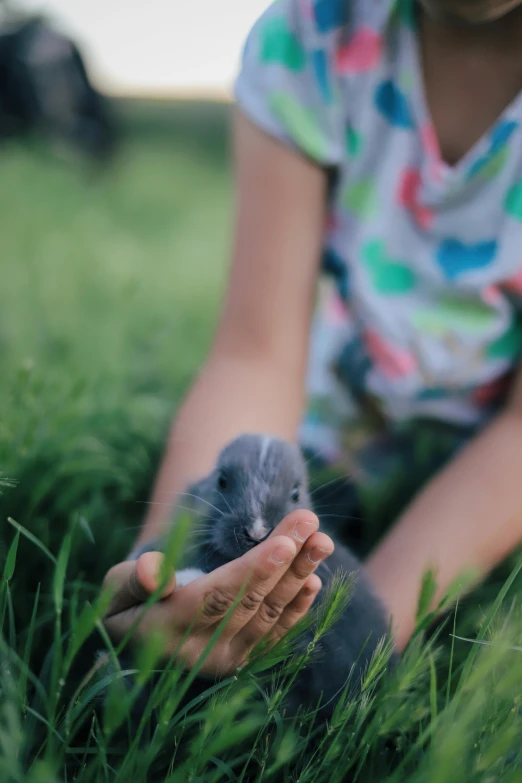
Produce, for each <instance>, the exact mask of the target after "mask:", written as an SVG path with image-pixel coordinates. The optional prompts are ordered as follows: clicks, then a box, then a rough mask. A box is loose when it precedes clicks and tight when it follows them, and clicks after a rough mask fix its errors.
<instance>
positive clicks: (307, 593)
mask: <svg viewBox="0 0 522 783" xmlns="http://www.w3.org/2000/svg"><path fill="white" fill-rule="evenodd" d="M321 588H322V582H321V580H320V579H319V577H318V576H317V574H312V575H311V576H309V577H308V579H307V580H306V582H305V583H304V585H303V587H302V588H301V589H300V591H299V592H298V594H297V595H296V597H295V598H294V600H293V601H291V602H290V603H289V604H288V606H287V607H286V609H285V610H284V612H283V613H282V614H281V616H280V618H279V620H278V621H277V623H276V624H275V625H274V627H273V628H272V630H271V632H270V644H269V649H270V648H272V647H273V646H274V645H275V644H276V643H277V642H278V641H279V640H280V639H282V638H283V636H284V635H285V634H286V633H288V631H289V630H290V629H291V628H293V627H294V625H296V624H297V623H298V622H299V620H301V619H302V618H303V617H304V616H305V615H306V613H307V612H308V610H309V609H310V608H311V607H312V605H313V603H314V601H315V599H316V598H317V595H318V594H319V592H320V590H321Z"/></svg>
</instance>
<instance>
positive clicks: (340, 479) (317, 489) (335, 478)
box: [310, 476, 347, 498]
mask: <svg viewBox="0 0 522 783" xmlns="http://www.w3.org/2000/svg"><path fill="white" fill-rule="evenodd" d="M336 481H337V482H339V481H343V482H347V479H346V476H334V478H332V479H330V480H329V481H325V482H324V484H319V486H318V487H315V488H314V489H313V490H312V491H311V492H310V497H312V498H313V496H314V495H315V494H316V493H317V492H320V491H321V490H322V489H325V487H329V486H330V484H335V482H336Z"/></svg>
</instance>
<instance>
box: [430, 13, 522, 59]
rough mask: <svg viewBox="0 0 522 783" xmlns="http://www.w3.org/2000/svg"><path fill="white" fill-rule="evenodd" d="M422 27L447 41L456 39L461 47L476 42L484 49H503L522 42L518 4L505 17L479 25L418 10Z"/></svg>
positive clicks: (521, 20)
mask: <svg viewBox="0 0 522 783" xmlns="http://www.w3.org/2000/svg"><path fill="white" fill-rule="evenodd" d="M419 14H420V18H421V19H422V22H423V24H424V26H428V27H429V28H431V31H432V33H433V34H435V35H437V36H439V37H441V38H445V39H446V40H447V41H448V42H449V41H456V40H457V39H458V42H459V43H460V44H461V45H462V46H466V45H468V46H469V45H471V46H473V45H476V46H481V47H487V48H488V49H492V48H500V49H502V51H504V52H505V51H507V50H508V49H510V48H511V47H518V46H520V44H521V43H522V5H520V6H518V7H517V8H514V9H513V10H512V11H510V12H509V13H508V14H506V15H505V16H501V17H500V18H499V19H496V20H494V21H492V22H484V23H482V24H465V23H458V21H452V20H451V18H450V17H449V16H448V17H447V19H445V18H444V17H443V16H442V15H441V17H435V16H431V15H430V14H428V13H427V12H426V11H424V10H423V9H422V8H420V9H419Z"/></svg>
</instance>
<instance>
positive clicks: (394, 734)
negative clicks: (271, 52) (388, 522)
mask: <svg viewBox="0 0 522 783" xmlns="http://www.w3.org/2000/svg"><path fill="white" fill-rule="evenodd" d="M121 114H122V116H123V117H124V118H125V122H126V126H127V137H126V142H125V147H124V150H123V152H122V156H121V159H120V161H119V162H118V164H117V166H116V167H115V168H114V169H113V170H112V171H110V172H107V173H106V174H105V175H94V174H92V172H89V171H87V170H85V169H82V168H81V167H79V166H70V165H65V164H64V163H62V162H60V161H57V160H56V159H55V158H53V157H52V156H51V155H50V154H49V153H48V152H46V151H45V150H44V149H42V148H40V147H38V146H35V147H29V148H26V147H22V146H20V147H17V146H15V147H9V148H6V149H5V150H3V151H2V159H1V173H2V178H1V184H0V199H1V204H0V259H1V266H0V366H1V370H2V382H1V384H0V493H1V495H0V520H1V522H0V580H1V581H0V632H1V635H0V781H2V783H3V782H4V781H6V783H7V782H9V783H11V782H12V783H18V781H29V783H33V782H34V783H51V781H52V782H53V783H54V782H55V781H65V780H67V781H72V780H77V781H82V782H84V783H87V781H113V780H114V781H122V783H127V782H128V781H131V780H132V781H135V782H136V783H138V781H145V780H147V781H149V780H154V781H156V780H157V781H164V780H165V781H172V782H174V781H180V782H181V781H186V780H190V781H203V782H204V783H207V782H209V783H210V781H221V780H223V781H226V780H240V781H242V780H244V781H246V780H267V781H272V780H273V781H279V780H285V781H300V783H308V781H318V782H319V783H320V782H321V781H328V782H329V783H334V781H341V780H344V779H347V780H357V781H363V782H368V783H379V782H380V781H390V783H392V782H393V783H402V782H403V781H407V782H408V783H414V781H419V782H420V781H423V783H424V782H425V783H439V782H440V783H445V782H446V781H451V783H460V782H461V781H462V783H479V781H480V783H489V782H490V781H491V782H492V781H505V782H506V783H512V782H514V781H520V780H522V766H521V763H522V754H521V752H520V746H521V743H520V736H521V731H522V720H521V714H520V703H521V698H522V652H521V651H520V649H516V648H517V647H518V648H520V646H521V642H522V639H521V636H522V633H521V622H520V621H521V613H520V597H521V595H522V583H521V579H520V578H519V575H518V572H517V571H516V562H517V561H516V558H512V560H511V561H510V562H509V563H507V564H506V565H505V566H504V567H503V568H502V569H500V570H499V571H498V572H497V573H496V574H494V575H493V576H492V577H491V579H490V580H488V582H487V583H486V584H485V585H483V586H482V587H481V588H480V589H477V590H476V591H475V592H474V593H473V594H472V595H471V596H469V597H468V598H466V599H464V600H462V601H461V602H460V603H459V607H458V611H457V612H456V613H455V612H452V613H451V614H449V615H448V616H447V617H446V618H445V621H444V622H443V623H441V624H439V625H438V626H437V628H436V630H435V634H433V633H432V634H431V635H430V636H427V634H426V632H425V630H423V628H424V626H425V623H423V622H422V620H421V621H420V623H419V633H418V634H417V636H416V637H415V638H414V641H413V642H412V645H411V646H410V649H409V650H408V652H407V654H406V656H405V658H404V660H403V662H402V664H401V666H400V668H399V671H398V672H397V674H396V675H395V676H394V677H392V678H391V679H389V680H385V679H384V678H383V676H382V669H383V665H384V664H383V660H384V657H383V658H382V660H376V661H375V663H374V666H373V667H372V670H371V671H370V672H369V674H368V677H367V680H366V683H365V687H364V689H363V693H362V695H361V696H360V698H359V699H358V700H357V701H356V702H353V701H349V700H345V701H342V702H341V704H340V707H339V710H338V712H337V714H336V716H335V718H334V720H333V721H332V723H331V725H330V726H329V728H328V731H326V732H322V733H321V732H319V733H318V734H313V730H312V728H311V724H310V720H309V719H306V718H304V719H303V720H302V721H300V722H297V723H294V724H292V722H291V721H288V720H284V719H283V717H282V715H281V709H280V695H281V691H284V688H285V687H286V686H285V682H287V681H286V680H285V679H284V678H282V679H280V680H279V681H277V682H271V680H270V671H269V670H268V672H267V671H265V679H261V680H259V681H254V680H253V679H252V677H253V673H255V672H256V671H257V668H256V666H257V667H259V664H257V665H256V666H254V665H252V667H251V668H247V669H246V670H244V671H243V672H242V673H241V676H240V677H239V678H238V679H237V680H233V681H230V682H227V683H225V684H224V685H223V686H222V687H221V688H218V689H216V690H215V692H214V695H213V697H212V699H211V701H210V702H208V703H207V702H203V701H198V700H197V699H196V700H192V703H190V702H189V703H188V704H187V700H186V699H185V700H182V699H181V696H182V692H183V688H184V687H185V686H186V684H187V683H186V681H185V680H184V678H183V674H182V673H181V672H180V671H178V670H177V669H176V668H175V666H171V668H170V670H169V671H167V672H166V673H165V674H164V675H162V677H161V678H160V681H159V683H158V684H157V685H156V686H155V687H156V690H155V694H154V696H150V688H149V698H148V700H142V701H141V702H140V701H138V702H137V704H139V705H141V706H139V709H138V712H139V718H140V719H139V721H138V723H139V724H140V725H139V728H138V729H136V724H133V725H132V726H129V723H128V715H129V711H130V708H131V703H132V702H133V700H134V699H135V698H136V697H137V695H138V694H137V692H135V691H133V690H131V691H128V690H125V689H123V690H122V688H121V680H120V679H119V676H118V673H117V672H116V675H111V676H109V675H108V676H109V680H106V681H105V682H103V681H102V682H101V685H106V686H107V685H108V687H109V695H108V697H107V700H106V701H105V702H102V700H101V699H100V698H99V696H100V687H101V685H100V677H99V674H100V673H99V672H98V673H96V672H94V671H93V665H94V662H95V651H96V650H97V648H99V647H100V646H102V645H103V643H104V640H103V637H102V631H103V628H102V626H101V624H100V621H99V618H100V616H101V612H102V606H100V605H99V604H98V589H99V585H100V581H101V579H102V577H103V574H104V573H105V571H106V570H107V568H108V567H110V565H112V564H113V563H114V562H116V561H117V560H119V559H121V558H122V557H123V556H124V555H125V553H126V552H127V550H128V547H129V546H130V544H131V541H132V537H133V536H134V534H135V531H136V528H137V526H138V525H139V524H140V522H141V519H142V515H143V505H142V504H141V503H140V501H145V500H146V499H147V497H148V494H149V489H150V484H151V481H152V480H153V477H154V474H155V471H156V469H157V466H158V462H159V460H160V456H161V452H162V447H163V443H164V440H165V436H166V432H167V427H168V423H169V421H170V418H171V416H172V413H173V412H174V410H175V407H176V405H177V403H178V402H179V400H180V397H181V395H182V394H183V392H184V390H185V389H186V387H187V384H188V383H189V382H190V379H191V378H192V377H193V375H194V373H195V372H196V371H197V369H198V367H199V366H200V363H201V360H202V358H203V356H204V354H205V351H206V348H207V346H208V344H209V340H210V338H211V335H212V329H213V326H214V324H215V319H216V314H217V312H218V307H219V301H220V297H221V293H222V290H223V282H224V275H225V269H226V263H227V250H228V247H229V241H230V224H231V204H232V193H231V182H230V172H229V164H228V155H227V144H226V129H227V122H228V118H227V112H226V111H225V110H223V109H221V108H220V107H214V108H209V107H204V106H203V107H200V106H189V107H185V106H181V107H179V106H174V107H170V106H166V105H161V106H159V107H158V106H156V105H151V106H146V107H143V106H141V107H140V106H133V105H132V104H126V105H124V106H122V107H121ZM8 518H10V519H11V520H14V521H12V522H8ZM372 529H373V528H372ZM378 532H379V531H378V530H377V529H376V531H375V535H377V534H378ZM406 567H407V564H406ZM510 574H512V577H510ZM508 577H509V578H508ZM429 589H430V583H429V581H427V582H426V591H427V593H428V592H429ZM427 593H426V594H427ZM335 600H337V599H335V598H334V601H335ZM452 633H455V634H456V635H457V636H460V637H467V638H469V639H478V640H480V641H482V642H485V644H478V643H475V644H473V643H471V642H466V641H462V640H460V639H456V638H455V637H454V636H452ZM138 663H139V667H138V668H139V669H140V671H141V674H140V676H139V677H138V679H137V682H138V687H141V686H143V687H145V686H148V685H150V680H151V677H152V672H153V670H154V667H155V665H156V656H155V649H154V640H151V643H150V647H149V649H147V650H144V651H142V655H141V658H140V661H139V662H138ZM294 666H295V661H293V660H292V659H290V660H289V662H288V666H287V676H288V678H291V672H292V669H293V667H294ZM257 676H258V677H261V673H260V672H258V671H257ZM267 678H268V679H267ZM255 682H257V683H258V684H257V686H256V684H255ZM183 683H185V685H184V684H183ZM378 683H380V685H381V687H377V685H378ZM276 686H277V687H276ZM258 687H261V689H262V690H264V692H265V695H266V700H264V701H263V700H262V701H261V702H259V701H258V700H256V699H254V698H253V695H254V694H256V693H258V690H257V688H258ZM153 705H154V706H155V707H157V716H158V715H159V718H160V720H159V722H158V723H157V724H153V723H151V719H150V718H151V716H150V710H151V708H152V706H153ZM151 726H152V733H148V732H151ZM311 732H312V733H311Z"/></svg>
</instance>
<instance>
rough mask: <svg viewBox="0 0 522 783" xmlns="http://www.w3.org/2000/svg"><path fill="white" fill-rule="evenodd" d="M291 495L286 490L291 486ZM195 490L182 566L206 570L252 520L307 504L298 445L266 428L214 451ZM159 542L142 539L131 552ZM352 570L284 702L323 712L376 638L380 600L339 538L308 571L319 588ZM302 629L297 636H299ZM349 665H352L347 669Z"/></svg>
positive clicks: (242, 542) (246, 542)
mask: <svg viewBox="0 0 522 783" xmlns="http://www.w3.org/2000/svg"><path fill="white" fill-rule="evenodd" d="M220 475H225V476H226V478H227V481H228V485H227V487H226V489H225V488H222V489H220V488H219V484H218V482H219V477H220ZM296 489H298V490H299V498H298V499H296V498H295V497H294V498H293V497H292V495H293V493H294V492H295V490H296ZM191 493H192V494H193V495H194V496H197V498H198V499H197V500H196V501H195V510H196V511H197V513H198V516H200V517H201V520H202V521H203V525H204V528H205V535H204V539H203V541H202V544H201V546H198V547H197V548H196V550H195V552H194V553H193V554H192V556H191V557H189V558H187V561H186V562H184V567H187V568H199V569H200V570H201V571H203V572H204V573H209V572H210V571H213V570H214V569H216V568H218V567H219V566H221V565H224V564H225V563H227V562H230V561H231V560H234V559H235V558H237V557H240V556H241V555H243V554H244V553H245V552H247V551H248V550H249V549H251V548H252V547H254V546H256V545H257V544H258V543H259V541H257V540H254V539H253V538H252V537H250V536H249V530H251V529H252V526H253V525H254V523H255V520H256V519H258V518H262V519H263V520H264V522H265V523H266V525H267V528H268V534H269V533H270V532H271V531H272V530H273V529H274V528H275V527H276V526H277V525H278V524H279V522H281V520H282V519H283V518H284V517H285V516H286V515H287V514H289V513H290V512H291V511H293V510H295V509H304V508H307V509H311V508H312V503H311V499H310V496H309V493H308V481H307V471H306V465H305V462H304V460H303V457H302V454H301V452H300V450H299V449H298V448H297V447H296V446H294V445H292V444H290V443H287V442H286V441H283V440H279V439H276V438H270V440H269V442H268V443H267V436H262V435H242V436H241V437H239V438H237V439H236V440H234V441H232V443H230V444H229V445H228V446H226V447H225V448H224V449H223V451H222V452H221V453H220V455H219V457H218V460H217V464H216V467H215V469H214V470H213V471H212V472H211V473H210V475H209V476H207V477H206V478H205V479H203V480H202V481H200V482H198V483H197V484H196V485H194V486H193V487H192V488H191ZM155 549H156V550H157V549H161V545H159V546H158V544H157V543H156V544H154V543H152V544H149V545H148V546H146V547H144V548H142V549H141V550H140V551H139V552H136V553H134V557H138V556H139V555H140V554H142V553H143V552H144V551H148V550H155ZM339 571H342V572H344V573H345V574H346V575H349V574H352V573H354V572H356V573H357V579H356V584H355V592H354V595H353V597H352V599H351V601H350V603H349V604H348V606H347V608H346V610H345V612H344V615H343V617H342V618H341V620H340V621H339V622H338V623H337V624H336V626H335V627H334V628H333V629H332V630H331V631H330V632H329V633H328V634H326V635H325V636H324V637H323V638H322V640H321V654H320V656H319V659H318V660H317V661H312V662H311V663H310V664H309V665H308V666H307V667H306V668H305V670H304V671H303V673H302V674H301V675H300V676H299V677H298V679H297V681H296V683H295V685H294V687H293V691H292V694H291V704H290V708H291V709H292V710H295V709H297V708H298V707H299V706H300V705H301V704H304V705H308V704H317V702H318V700H319V698H320V696H321V694H322V703H325V702H329V704H328V706H325V707H324V709H322V710H321V713H322V715H324V716H325V717H327V716H328V715H329V714H331V710H332V709H333V706H334V703H335V696H336V695H337V694H338V693H339V692H340V691H341V690H342V689H343V686H344V684H345V683H346V681H347V679H348V677H349V676H350V675H351V678H350V682H351V683H352V687H353V688H354V689H357V688H358V687H359V684H360V680H361V675H362V674H363V672H364V670H365V668H366V667H367V664H368V662H369V659H370V658H371V655H372V654H373V652H374V651H375V649H376V646H377V644H378V643H379V641H380V640H381V639H382V638H383V637H385V636H386V635H387V633H388V620H387V617H386V613H385V611H384V608H383V606H382V604H381V603H380V602H379V600H378V599H377V597H376V596H375V594H374V592H373V590H372V587H371V584H370V582H369V579H368V577H367V576H366V574H365V572H364V570H363V568H362V566H361V564H360V563H359V561H358V560H357V559H356V558H355V556H354V555H353V554H352V553H351V552H350V551H349V550H348V549H347V548H346V547H344V546H343V545H341V544H340V543H339V542H335V551H334V553H333V554H332V555H331V556H330V557H329V558H328V559H327V561H326V562H325V563H323V564H321V565H320V566H319V567H318V568H317V570H316V573H317V574H318V576H319V577H320V578H321V580H322V583H323V588H322V589H323V590H324V589H325V588H327V587H328V585H329V584H330V582H331V580H332V577H333V575H334V574H335V573H336V572H339ZM309 641H310V637H308V638H306V639H305V642H304V643H305V644H307V643H308V642H309ZM352 669H353V671H352Z"/></svg>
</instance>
